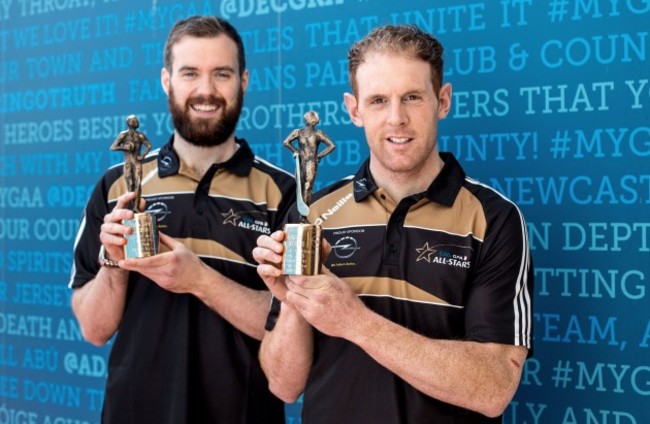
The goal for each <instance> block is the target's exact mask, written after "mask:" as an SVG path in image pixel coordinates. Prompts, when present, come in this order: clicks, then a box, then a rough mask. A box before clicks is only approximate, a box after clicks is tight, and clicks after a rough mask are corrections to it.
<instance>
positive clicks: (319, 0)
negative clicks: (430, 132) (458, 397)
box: [0, 0, 650, 424]
mask: <svg viewBox="0 0 650 424" xmlns="http://www.w3.org/2000/svg"><path fill="white" fill-rule="evenodd" d="M197 13H201V14H203V13H205V14H217V15H220V16H222V17H225V18H228V19H230V20H231V21H232V22H233V24H234V25H235V26H236V27H237V28H238V29H239V30H240V31H241V33H242V36H243V38H244V41H245V45H246V49H247V57H248V60H249V69H250V72H251V84H250V87H249V93H248V95H247V97H246V99H245V108H244V111H243V115H242V119H241V121H240V123H239V127H238V134H239V135H240V136H243V137H245V138H247V139H248V140H249V141H250V142H251V144H252V145H253V148H254V150H255V151H256V153H258V154H260V155H262V156H264V157H266V158H267V159H269V160H271V161H273V162H275V163H277V164H278V165H280V166H282V167H284V168H286V169H287V170H293V167H292V163H291V156H290V154H289V152H288V151H287V150H286V149H284V148H283V147H282V145H281V141H282V140H283V139H284V137H285V136H286V135H287V134H288V133H289V131H290V130H292V129H294V128H297V127H300V126H302V125H303V121H302V115H303V113H304V112H306V111H307V110H316V111H317V112H318V113H319V114H320V116H321V124H320V126H319V128H320V129H321V130H323V131H325V132H326V133H327V134H328V135H329V136H330V137H331V138H332V139H333V140H335V142H336V144H337V146H338V148H337V150H336V151H335V152H334V153H333V154H331V155H329V156H327V157H326V158H325V159H324V161H323V167H322V168H321V170H320V171H319V186H320V185H324V184H327V183H329V182H331V181H334V180H336V179H338V178H340V177H341V176H344V175H348V174H351V173H353V172H354V171H355V170H356V169H357V167H358V166H359V164H360V162H361V161H362V159H364V158H365V156H366V155H367V146H366V143H365V140H364V138H363V134H362V132H361V131H360V130H359V129H357V128H356V127H354V126H353V125H351V124H350V121H349V119H348V116H347V112H346V111H345V108H344V106H343V101H342V93H343V92H344V91H347V90H349V88H348V87H349V86H348V76H347V63H346V53H347V50H348V48H349V46H350V44H351V43H352V42H354V41H355V40H357V39H358V38H360V37H361V36H363V35H365V34H366V33H367V32H368V31H369V29H370V28H372V27H374V26H376V25H380V24H388V23H413V24H417V25H419V26H421V27H422V28H423V29H425V30H427V31H430V32H431V33H433V34H435V35H436V36H438V37H439V38H440V39H441V41H442V42H443V43H444V45H445V46H446V69H445V78H446V80H447V81H450V82H451V83H452V84H453V86H454V95H453V109H452V112H451V114H450V116H449V117H448V118H447V120H446V121H444V122H443V123H442V126H441V130H440V133H441V136H440V140H439V146H440V150H446V151H451V152H453V153H455V154H456V155H457V157H458V159H459V160H460V161H461V163H462V164H463V166H464V167H465V168H466V170H467V172H468V173H469V174H470V175H471V176H473V177H475V178H477V179H479V180H482V181H483V182H485V183H487V184H490V185H492V186H494V187H495V188H497V189H498V190H500V191H501V192H503V193H504V194H506V195H507V196H509V197H510V198H511V199H512V200H514V201H515V202H517V203H518V205H519V206H520V207H521V208H522V210H523V212H524V214H525V216H526V218H527V221H528V225H529V233H530V241H531V245H532V249H533V259H534V262H535V266H536V287H535V301H536V311H535V316H534V318H535V332H536V333H535V357H534V358H533V359H531V360H529V361H528V362H527V363H526V368H525V372H524V375H523V378H522V384H521V386H520V389H519V391H518V393H517V395H516V397H515V399H514V401H513V402H512V403H511V405H510V407H509V408H508V410H507V411H506V414H505V417H504V421H505V422H507V423H522V424H523V423H602V424H605V423H607V424H614V423H616V424H631V423H638V424H641V423H650V407H649V406H648V405H649V404H650V360H649V358H650V355H649V353H650V349H649V346H650V313H648V310H649V308H648V304H649V300H648V297H649V295H648V293H647V292H648V288H649V284H648V278H649V277H650V267H649V265H648V264H649V259H650V255H649V252H650V220H649V219H648V216H649V215H648V210H649V209H648V204H649V203H650V173H649V172H648V170H649V166H648V156H650V128H649V127H650V112H649V111H650V81H649V78H650V66H649V64H648V44H649V42H650V40H649V36H648V33H649V28H650V26H649V25H648V22H650V20H649V19H648V18H649V16H650V2H649V1H648V0H612V1H610V0H571V1H569V0H544V1H541V0H500V1H498V2H497V1H487V0H485V1H444V0H438V1H432V0H427V1H425V0H410V1H400V2H393V1H387V0H386V1H373V0H213V1H171V0H160V1H155V0H154V1H152V2H144V1H137V0H136V1H129V2H118V1H116V0H0V25H1V30H0V55H1V59H2V61H1V62H0V87H1V90H0V121H1V122H0V149H1V155H0V248H1V249H0V270H1V273H0V370H1V374H0V424H4V423H16V424H19V423H39V424H48V423H61V424H62V423H96V422H98V421H99V411H100V407H101V400H102V396H103V386H104V381H105V377H106V358H107V353H108V351H109V349H110V345H109V346H106V347H104V348H96V347H93V346H91V345H89V344H87V343H85V342H84V341H83V340H82V338H81V336H80V332H79V328H78V325H77V324H76V321H75V320H74V318H73V317H72V314H71V312H70V305H69V291H68V289H67V281H68V275H69V269H70V264H71V256H72V255H71V253H72V245H73V242H74V237H75V232H76V227H77V224H78V221H79V217H80V213H81V209H82V208H83V206H84V204H85V201H86V198H87V197H88V195H89V193H90V190H91V188H92V186H93V185H94V183H95V181H96V180H97V178H98V177H99V175H100V174H101V173H102V172H103V171H104V170H105V169H106V168H107V167H108V166H110V165H111V164H113V163H116V162H118V161H121V160H122V155H121V154H119V153H111V152H109V146H110V143H111V142H112V140H113V139H114V138H115V136H116V134H117V133H119V132H120V131H122V130H124V129H126V124H125V118H126V116H127V115H129V114H132V113H133V114H136V115H137V116H138V117H139V119H140V122H141V129H142V130H143V131H144V132H145V133H146V134H147V136H148V138H149V139H150V140H151V141H152V143H153V144H154V146H155V147H158V146H160V145H162V144H163V143H164V142H165V141H166V140H167V138H168V136H169V134H170V133H171V130H172V126H171V121H170V119H169V116H168V114H167V106H166V98H165V96H164V93H163V92H162V90H161V88H160V83H159V74H160V68H161V67H162V48H163V43H164V40H165V37H166V35H167V32H168V30H169V28H170V27H171V25H172V24H173V23H174V22H175V21H176V20H178V19H180V18H184V17H187V16H189V15H193V14H197ZM386 71H387V72H390V70H389V69H387V70H386ZM287 408H288V411H289V417H288V422H291V423H298V422H300V418H299V411H300V403H299V402H298V403H296V404H294V405H288V407H287Z"/></svg>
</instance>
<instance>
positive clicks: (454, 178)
mask: <svg viewBox="0 0 650 424" xmlns="http://www.w3.org/2000/svg"><path fill="white" fill-rule="evenodd" d="M440 157H441V158H442V160H443V162H444V163H445V164H444V166H443V167H442V169H441V170H440V173H439V174H438V175H437V176H436V178H435V179H434V180H433V181H432V182H431V184H430V185H429V187H428V188H427V190H426V191H425V192H424V193H422V194H423V195H424V196H426V197H427V198H428V199H429V200H431V201H432V202H436V203H439V204H441V205H445V206H451V205H452V204H453V203H454V200H455V199H456V196H457V195H458V192H459V191H460V188H461V187H462V185H463V182H464V181H465V171H463V168H462V167H461V166H460V164H459V163H458V161H457V160H456V158H455V157H454V155H453V154H451V153H446V152H441V153H440ZM353 184H354V187H353V193H354V200H355V201H357V202H361V201H363V200H364V199H365V198H366V197H368V196H369V195H371V194H372V193H373V192H374V191H375V190H377V188H378V187H377V184H376V183H375V180H374V179H373V178H372V175H371V174H370V159H367V160H366V161H365V162H364V163H363V165H362V166H361V167H360V168H359V171H357V173H356V175H355V176H354V180H353Z"/></svg>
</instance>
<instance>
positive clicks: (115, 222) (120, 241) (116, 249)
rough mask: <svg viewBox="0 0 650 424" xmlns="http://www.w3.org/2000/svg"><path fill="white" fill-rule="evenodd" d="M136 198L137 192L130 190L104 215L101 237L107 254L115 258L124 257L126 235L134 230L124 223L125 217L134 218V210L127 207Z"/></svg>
mask: <svg viewBox="0 0 650 424" xmlns="http://www.w3.org/2000/svg"><path fill="white" fill-rule="evenodd" d="M134 199H135V193H133V192H129V193H125V194H123V195H121V196H120V197H118V198H117V204H116V205H115V207H114V208H113V210H112V211H111V212H110V213H108V214H106V216H104V223H103V224H102V226H101V232H100V233H99V239H100V240H101V242H102V244H103V245H104V249H106V255H107V256H108V257H109V258H111V259H114V260H120V259H122V258H124V245H125V244H126V238H125V236H126V235H129V234H131V233H132V232H133V229H132V228H131V227H128V226H126V225H123V224H122V220H124V219H133V211H132V210H130V209H126V207H127V205H128V204H129V203H131V202H132V201H133V200H134Z"/></svg>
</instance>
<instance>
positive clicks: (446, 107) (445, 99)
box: [438, 83, 451, 119]
mask: <svg viewBox="0 0 650 424" xmlns="http://www.w3.org/2000/svg"><path fill="white" fill-rule="evenodd" d="M450 110H451V84H450V83H446V84H444V85H443V86H442V87H440V93H439V94H438V119H445V118H446V117H447V115H448V114H449V111H450Z"/></svg>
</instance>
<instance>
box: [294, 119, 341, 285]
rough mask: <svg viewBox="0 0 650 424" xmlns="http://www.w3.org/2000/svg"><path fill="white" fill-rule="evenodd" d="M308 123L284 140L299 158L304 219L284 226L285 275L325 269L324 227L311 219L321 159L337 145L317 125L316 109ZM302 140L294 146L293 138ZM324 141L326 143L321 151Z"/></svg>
mask: <svg viewBox="0 0 650 424" xmlns="http://www.w3.org/2000/svg"><path fill="white" fill-rule="evenodd" d="M304 119H305V126H304V127H303V128H300V129H296V130H293V131H292V132H291V134H289V136H287V138H286V139H285V140H284V142H283V145H284V146H285V147H286V148H288V149H289V150H291V152H292V153H293V156H294V158H295V161H296V204H297V206H298V213H299V214H300V222H299V223H297V224H286V225H285V227H284V232H285V235H286V236H285V239H284V255H283V259H282V273H283V274H284V275H317V274H320V270H321V260H322V253H321V243H322V240H323V236H322V229H321V227H320V226H319V225H317V224H310V223H309V220H308V215H309V204H310V203H311V196H312V192H313V189H314V181H315V180H316V171H317V169H318V162H320V160H321V159H322V158H323V157H325V156H326V155H328V154H330V153H331V152H332V151H333V150H334V148H335V145H334V143H333V142H332V140H330V139H329V137H327V136H326V135H325V134H324V133H323V132H322V131H320V130H317V129H316V128H315V127H316V125H317V124H318V122H319V117H318V114H317V113H316V112H313V111H309V112H307V113H306V114H305V115H304ZM294 140H297V141H298V147H297V148H296V147H294V145H293V141H294ZM320 143H323V144H325V145H326V148H325V149H324V150H323V151H322V152H320V153H319V152H318V147H319V145H320Z"/></svg>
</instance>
